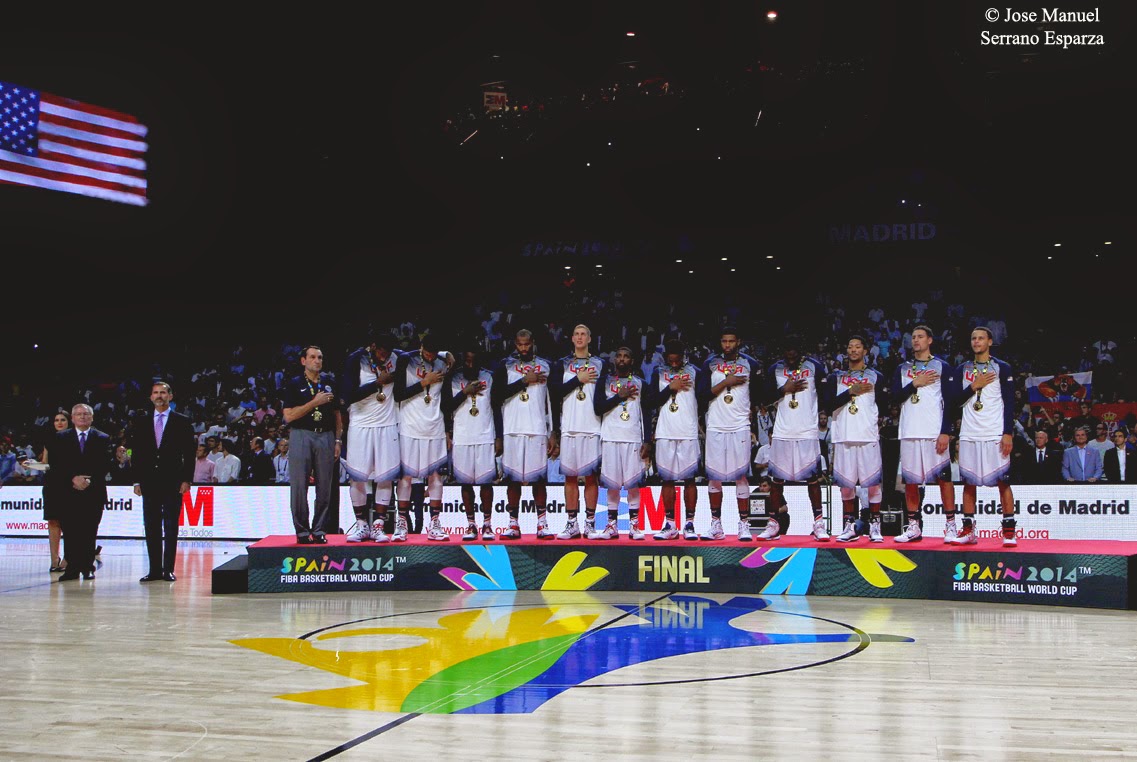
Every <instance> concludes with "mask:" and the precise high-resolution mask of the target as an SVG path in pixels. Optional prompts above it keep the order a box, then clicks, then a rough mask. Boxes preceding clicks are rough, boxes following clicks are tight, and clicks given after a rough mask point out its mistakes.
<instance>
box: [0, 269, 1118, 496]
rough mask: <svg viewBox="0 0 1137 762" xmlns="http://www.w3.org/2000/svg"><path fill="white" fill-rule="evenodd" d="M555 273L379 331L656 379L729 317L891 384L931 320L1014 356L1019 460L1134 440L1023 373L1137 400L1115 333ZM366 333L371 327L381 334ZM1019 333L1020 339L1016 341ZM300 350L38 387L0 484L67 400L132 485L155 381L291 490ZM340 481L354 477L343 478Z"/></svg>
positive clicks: (763, 426)
mask: <svg viewBox="0 0 1137 762" xmlns="http://www.w3.org/2000/svg"><path fill="white" fill-rule="evenodd" d="M558 278H563V282H562V283H561V284H560V286H561V287H560V288H559V289H552V290H545V291H544V292H539V291H531V293H545V294H553V298H545V299H543V300H540V301H539V300H537V299H532V300H530V299H526V298H518V297H517V296H511V294H515V293H517V292H514V291H510V292H509V293H508V294H501V295H500V297H499V298H498V299H496V300H489V299H487V300H485V301H482V302H480V303H477V304H474V305H472V313H473V317H470V315H471V313H470V312H465V313H464V314H465V315H466V317H464V318H456V317H453V316H452V315H448V316H446V318H445V321H446V322H445V324H442V325H439V324H437V323H436V322H431V321H430V320H428V319H424V318H423V317H422V316H421V315H415V314H412V313H408V317H407V319H404V320H403V321H402V322H399V323H397V324H393V325H390V326H389V327H387V328H386V332H387V333H389V335H390V338H391V341H392V343H393V345H394V346H395V347H396V348H398V349H402V350H413V349H416V348H417V347H418V343H419V338H420V337H421V336H422V335H424V334H425V333H427V332H431V333H434V334H436V335H438V336H439V337H440V340H441V342H442V345H443V346H445V347H446V348H448V349H451V350H454V351H462V350H463V349H465V348H467V347H472V346H477V347H479V348H480V349H481V350H482V351H483V352H484V355H483V357H484V358H485V361H486V362H487V363H490V362H493V361H496V360H497V359H498V358H502V357H505V356H506V355H508V354H509V353H510V352H511V351H512V348H513V347H512V340H513V336H514V334H515V332H516V330H517V329H519V328H523V327H524V328H529V329H530V330H532V331H533V332H534V335H535V337H536V338H537V347H538V354H541V355H543V356H545V357H549V358H559V357H562V356H564V355H566V354H568V353H569V351H570V343H569V337H570V334H571V331H572V327H573V326H574V325H576V324H577V323H585V324H587V325H589V326H590V328H591V329H592V336H593V344H592V347H593V351H594V352H596V353H597V354H599V355H601V356H607V355H609V354H610V353H611V352H613V351H614V350H615V348H616V347H618V346H620V345H628V346H630V347H631V348H632V349H633V351H634V352H637V353H638V354H639V358H638V359H639V360H640V361H641V364H642V369H643V372H644V373H645V374H650V369H651V367H652V366H653V365H658V364H660V363H662V361H663V357H662V347H663V345H664V343H665V342H666V341H668V340H671V339H679V340H681V341H683V342H684V343H685V344H686V346H687V347H688V353H689V357H690V359H691V361H692V362H694V363H696V364H697V363H700V362H702V361H703V360H704V359H705V358H706V357H707V356H708V355H709V354H710V353H711V352H712V351H716V350H717V344H718V328H719V327H721V326H722V325H723V324H726V323H730V324H733V325H737V326H739V328H740V332H741V334H742V336H743V340H744V345H743V351H744V352H746V353H747V354H750V355H752V356H754V357H756V358H757V359H759V360H760V361H761V362H762V363H763V364H769V363H771V362H773V361H774V360H776V359H777V358H778V357H779V356H780V353H781V351H782V349H783V348H784V346H785V343H786V342H787V341H789V342H793V343H795V344H797V346H798V347H799V348H800V350H801V351H802V352H803V353H806V354H810V355H812V356H814V357H816V358H817V359H819V360H820V361H822V362H823V363H824V364H825V365H826V366H827V367H828V368H829V369H830V370H834V369H837V368H839V367H841V366H842V363H843V362H844V359H845V358H844V351H845V343H846V341H847V337H848V336H850V335H852V334H854V333H858V334H861V335H863V336H865V337H866V338H867V339H868V340H869V342H870V343H871V347H870V351H869V355H868V358H867V362H868V363H869V365H870V366H872V367H875V368H877V369H879V370H880V371H881V372H882V373H883V374H884V376H885V377H886V378H891V374H892V371H893V370H894V369H895V367H896V365H897V364H898V363H899V362H901V361H902V360H903V359H904V358H906V357H909V356H910V355H911V329H912V327H913V326H915V325H917V324H919V323H925V324H928V325H930V326H932V327H933V330H934V332H935V335H936V341H935V344H934V345H933V352H934V353H935V354H937V355H940V356H942V357H944V358H945V359H947V360H948V361H949V362H950V363H952V364H959V363H960V362H962V361H963V360H964V359H965V358H967V357H970V354H969V353H970V348H969V344H968V341H969V335H970V331H971V328H973V327H974V326H976V325H986V326H989V327H990V328H991V330H992V331H993V332H994V334H995V342H996V346H995V351H994V354H995V355H996V356H998V357H1000V358H1001V359H1004V360H1007V361H1008V362H1010V363H1011V365H1012V367H1013V368H1014V369H1015V371H1016V373H1017V374H1018V375H1019V379H1018V380H1017V384H1016V400H1015V410H1016V411H1017V422H1016V434H1017V436H1016V438H1015V441H1016V462H1018V461H1019V460H1021V458H1022V456H1024V455H1025V454H1029V453H1030V450H1031V448H1033V447H1034V446H1035V441H1036V435H1037V434H1038V433H1039V432H1043V433H1044V434H1045V436H1046V447H1048V448H1050V449H1056V448H1057V449H1064V448H1067V447H1070V446H1072V445H1073V444H1074V443H1075V440H1076V438H1077V433H1076V432H1077V429H1078V428H1079V427H1082V426H1085V427H1087V431H1088V439H1089V440H1092V441H1091V442H1090V446H1091V447H1092V448H1097V449H1103V448H1106V447H1107V445H1109V444H1110V443H1111V441H1112V434H1113V430H1114V429H1117V428H1121V429H1122V430H1123V431H1124V432H1125V434H1126V436H1127V438H1128V441H1129V443H1130V445H1131V446H1132V445H1137V421H1134V420H1132V419H1133V416H1132V415H1129V417H1128V418H1123V419H1121V420H1116V421H1111V422H1110V423H1109V424H1108V425H1106V424H1102V423H1101V421H1100V420H1098V419H1096V418H1095V417H1094V416H1093V415H1092V407H1090V408H1084V409H1083V410H1082V413H1081V414H1080V415H1079V416H1077V417H1073V418H1067V417H1066V416H1064V415H1063V414H1062V413H1061V412H1058V411H1049V410H1046V409H1044V408H1043V407H1042V406H1038V405H1031V404H1028V402H1027V397H1026V391H1025V379H1026V377H1027V376H1028V375H1029V374H1030V373H1032V372H1033V373H1036V374H1038V375H1050V374H1055V373H1062V372H1071V373H1074V372H1079V371H1086V370H1091V371H1093V373H1094V376H1093V399H1092V400H1090V402H1092V403H1098V402H1125V401H1132V400H1133V399H1134V395H1133V390H1131V389H1130V388H1129V386H1128V384H1127V383H1126V380H1125V379H1126V378H1127V375H1128V372H1129V369H1130V366H1131V365H1132V363H1133V360H1134V358H1132V357H1129V356H1128V354H1127V353H1126V352H1125V349H1124V348H1123V347H1121V346H1119V345H1118V341H1116V340H1115V338H1114V337H1112V336H1082V337H1081V343H1077V342H1073V343H1069V342H1063V341H1062V337H1056V338H1054V340H1045V341H1030V340H1029V339H1030V338H1031V337H1030V335H1029V332H1028V331H1027V330H1026V329H1025V328H1017V327H1016V325H1013V324H1012V325H1008V323H1014V320H1013V319H1012V320H1007V319H1006V316H1004V315H1002V314H997V313H993V312H986V313H984V312H981V311H980V310H977V309H976V308H975V305H971V304H966V303H965V302H964V301H963V300H962V299H957V298H953V297H952V296H951V295H948V294H945V292H944V291H943V290H942V289H932V290H929V291H924V292H913V293H911V294H908V295H907V296H906V297H905V298H902V299H901V298H899V295H897V296H896V297H894V298H892V299H890V300H884V299H881V300H879V301H878V300H876V298H875V297H874V296H873V295H862V296H861V297H860V298H859V299H852V298H845V297H847V296H848V295H847V294H840V297H841V298H840V299H839V298H838V296H837V295H835V294H836V293H838V292H833V291H828V290H818V291H817V293H816V296H815V302H814V303H813V304H806V305H802V309H800V310H794V311H792V312H790V313H786V312H785V311H780V310H778V309H773V308H771V309H767V310H766V311H765V312H763V311H762V309H761V308H759V307H757V306H756V305H753V304H744V303H742V302H737V303H735V302H731V301H729V300H727V301H725V302H723V303H722V308H721V312H720V313H719V314H715V313H714V312H713V311H712V310H713V308H710V307H708V305H707V304H706V303H700V302H699V301H698V300H687V301H685V302H680V301H678V300H677V301H673V302H667V303H657V302H656V301H652V302H650V303H648V302H645V300H644V297H643V295H642V294H638V293H636V294H633V293H630V292H629V293H626V292H625V290H624V289H623V288H621V287H620V285H619V281H618V280H609V281H605V280H604V279H603V278H592V279H590V280H589V281H588V282H587V284H586V285H585V284H582V283H580V282H578V281H577V280H576V277H575V276H574V275H573V274H572V273H571V272H566V273H565V274H563V275H561V276H558ZM458 314H462V313H460V312H459V313H458ZM787 314H788V315H789V317H787ZM632 316H635V318H634V319H633V317H632ZM459 324H460V325H459ZM455 325H458V326H459V329H458V330H455V328H454V326H455ZM368 328H370V329H372V330H374V328H375V326H373V325H372V326H368ZM365 330H366V329H359V330H358V332H356V328H354V327H353V328H351V329H344V335H342V336H330V337H329V340H328V341H322V342H318V343H321V346H323V348H324V353H325V357H326V358H327V359H326V362H325V368H324V369H325V371H329V372H332V373H333V374H334V373H337V372H342V369H341V367H340V365H341V364H342V362H343V359H344V358H345V357H346V356H347V354H348V353H349V352H351V351H352V350H353V349H354V348H355V347H357V346H359V345H360V344H361V343H362V339H363V336H364V334H365ZM1016 330H1019V331H1021V332H1022V334H1023V335H1021V336H1020V335H1016ZM1116 338H1118V339H1124V337H1121V336H1118V337H1116ZM337 342H338V343H337ZM300 349H301V345H300V343H298V342H297V341H290V342H287V343H280V344H275V345H268V346H265V345H257V346H249V347H245V346H236V347H233V348H232V349H231V350H226V351H225V353H224V355H222V356H219V357H213V358H205V357H198V358H189V361H190V362H197V363H198V365H197V366H196V367H186V366H184V365H179V360H178V359H177V358H147V361H148V362H151V361H154V360H156V361H157V362H156V364H154V365H150V366H148V370H149V371H150V372H149V373H146V374H140V375H139V376H138V377H135V378H126V379H122V378H120V379H92V380H91V381H90V382H89V383H87V384H85V385H84V386H82V387H81V388H77V389H73V390H70V389H65V390H63V391H58V390H55V391H52V392H47V391H43V392H42V393H37V391H36V390H29V392H28V393H25V394H23V395H22V396H21V398H20V400H21V401H22V403H23V404H22V406H21V405H12V404H9V405H7V406H6V407H5V408H4V410H5V420H3V421H0V483H3V484H36V483H39V481H40V480H41V479H42V472H40V471H34V470H28V469H25V468H23V467H22V466H21V465H20V461H22V460H23V459H24V458H25V457H34V455H35V454H36V453H37V451H38V450H39V449H40V448H41V447H42V446H43V442H44V441H45V439H46V437H47V436H48V435H49V432H50V430H51V424H50V421H51V418H52V416H53V415H54V414H55V413H56V411H57V410H60V409H63V410H67V411H69V410H70V408H71V405H73V404H74V403H76V402H86V403H88V404H90V405H91V406H92V407H93V408H94V410H95V426H96V427H97V428H99V429H101V430H103V431H106V432H107V433H109V434H110V435H111V439H112V441H113V442H114V443H115V446H116V452H115V458H116V468H115V470H114V471H113V472H112V474H111V477H110V478H111V480H112V483H115V484H130V483H131V474H130V466H129V453H128V452H127V451H126V449H125V447H123V444H124V442H125V426H126V423H127V421H128V420H129V418H130V417H131V416H132V415H134V414H136V413H138V412H144V411H147V410H149V409H150V404H149V401H148V393H149V389H150V381H151V380H152V379H153V378H161V379H164V380H168V381H169V382H170V383H171V384H172V386H173V388H174V392H175V396H174V407H175V409H176V410H177V411H179V412H181V413H184V414H186V415H188V416H189V417H190V419H191V421H192V423H193V427H194V431H195V432H196V434H197V436H198V439H199V444H200V448H199V459H200V460H199V463H200V466H199V469H198V474H197V476H198V479H197V480H198V481H199V482H200V483H216V484H285V483H287V481H288V472H287V457H286V455H285V454H286V453H287V448H288V427H287V425H286V424H285V423H284V421H283V416H282V407H281V404H280V391H281V388H282V386H283V384H284V383H285V382H286V381H287V380H288V379H289V378H291V377H293V376H296V375H299V372H300V370H301V368H300V365H299V362H298V360H297V358H298V356H299V352H300ZM9 402H11V400H9ZM13 411H16V413H15V414H14V413H13ZM755 415H756V422H757V425H756V429H757V432H758V433H757V435H756V437H755V443H754V444H755V448H756V449H757V448H758V447H760V446H761V445H763V444H765V443H766V440H767V439H768V431H769V429H770V428H771V427H772V425H773V420H772V417H771V416H772V411H768V410H766V409H765V408H761V407H759V408H758V409H756V411H755ZM898 415H899V411H898V409H896V408H895V407H894V408H893V409H891V410H888V411H884V414H883V415H882V416H881V419H880V421H879V423H880V427H881V433H882V440H884V441H888V440H890V439H895V438H896V436H897V433H896V427H897V422H898ZM957 427H958V423H957ZM957 430H958V429H957ZM823 431H824V429H823ZM1131 432H1133V433H1131ZM823 436H824V433H823ZM206 463H209V464H212V467H210V466H208V465H206ZM554 465H555V464H554ZM553 471H554V473H555V468H554V469H553ZM341 477H342V481H344V483H346V474H341ZM1035 478H1041V477H1040V476H1036V477H1035ZM1056 480H1057V479H1056Z"/></svg>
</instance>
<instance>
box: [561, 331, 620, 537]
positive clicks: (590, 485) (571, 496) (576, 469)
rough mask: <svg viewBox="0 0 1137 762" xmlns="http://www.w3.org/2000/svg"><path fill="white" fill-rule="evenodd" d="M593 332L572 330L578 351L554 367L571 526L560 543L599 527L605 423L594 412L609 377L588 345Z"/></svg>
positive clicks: (566, 511)
mask: <svg viewBox="0 0 1137 762" xmlns="http://www.w3.org/2000/svg"><path fill="white" fill-rule="evenodd" d="M591 341H592V332H591V331H590V330H589V328H588V326H586V325H578V326H577V327H576V328H574V329H573V331H572V346H573V351H572V354H570V355H569V356H568V357H564V358H561V359H560V360H558V361H557V362H556V363H554V364H553V370H552V373H551V375H550V376H549V395H550V397H551V400H552V405H553V411H554V413H559V415H554V416H553V426H554V431H553V437H554V439H556V440H557V444H558V445H559V446H560V453H561V455H560V457H561V473H563V474H564V476H565V513H566V514H567V516H568V521H566V522H565V527H564V529H563V530H562V531H561V532H560V533H559V534H558V535H557V539H558V540H572V539H575V538H577V537H580V536H582V535H587V534H588V532H589V531H590V530H591V529H594V528H595V526H596V499H597V497H598V495H599V492H600V488H599V484H598V481H597V473H598V472H599V470H600V418H599V416H597V415H596V411H595V409H594V407H593V399H594V397H595V396H596V389H597V386H596V384H597V381H598V380H599V379H600V378H602V377H603V376H605V375H606V374H607V371H606V369H605V363H604V361H603V360H602V359H600V358H599V357H593V356H592V353H591V352H590V351H589V348H588V345H589V343H590V342H591ZM581 478H583V479H584V516H585V523H584V528H583V529H582V528H581V526H580V524H579V523H578V521H577V515H578V514H579V513H580V494H579V489H578V484H579V481H580V479H581Z"/></svg>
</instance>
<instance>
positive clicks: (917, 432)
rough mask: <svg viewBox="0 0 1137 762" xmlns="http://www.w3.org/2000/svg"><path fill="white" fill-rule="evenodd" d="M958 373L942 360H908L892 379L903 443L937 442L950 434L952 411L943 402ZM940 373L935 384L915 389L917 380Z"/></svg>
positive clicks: (893, 395)
mask: <svg viewBox="0 0 1137 762" xmlns="http://www.w3.org/2000/svg"><path fill="white" fill-rule="evenodd" d="M954 372H955V369H954V368H952V367H951V366H950V365H948V364H947V363H946V362H944V361H943V360H942V359H941V358H939V357H931V358H929V359H927V360H908V361H906V362H902V363H900V367H898V368H897V369H896V372H895V373H894V374H893V375H892V388H891V389H890V390H889V392H890V393H891V395H892V401H893V402H895V403H899V404H900V438H901V439H935V438H936V437H938V436H939V435H940V434H947V433H950V432H951V423H952V421H951V418H950V416H949V415H948V414H949V413H950V409H949V407H948V405H947V404H946V401H945V400H944V390H945V389H948V388H950V386H951V383H952V378H953V374H954ZM928 373H939V374H940V377H939V378H938V379H937V380H936V381H934V382H933V383H930V384H928V385H927V386H924V387H921V388H919V389H917V388H916V387H915V386H913V385H912V381H913V380H914V379H915V378H916V376H920V375H924V374H928Z"/></svg>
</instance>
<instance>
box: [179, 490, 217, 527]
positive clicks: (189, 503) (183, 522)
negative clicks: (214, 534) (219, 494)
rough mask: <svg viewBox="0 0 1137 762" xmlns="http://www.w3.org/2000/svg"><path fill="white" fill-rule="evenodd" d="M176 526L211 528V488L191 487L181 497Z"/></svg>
mask: <svg viewBox="0 0 1137 762" xmlns="http://www.w3.org/2000/svg"><path fill="white" fill-rule="evenodd" d="M195 492H196V499H195V497H194V493H195ZM178 526H180V527H185V526H191V527H211V526H213V487H193V488H191V489H190V491H189V492H187V493H186V494H184V495H182V512H181V515H180V516H178Z"/></svg>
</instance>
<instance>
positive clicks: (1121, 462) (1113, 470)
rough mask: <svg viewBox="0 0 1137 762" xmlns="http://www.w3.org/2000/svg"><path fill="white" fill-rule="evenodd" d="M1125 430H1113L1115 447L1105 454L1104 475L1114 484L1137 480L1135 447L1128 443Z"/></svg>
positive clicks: (1129, 482) (1130, 482)
mask: <svg viewBox="0 0 1137 762" xmlns="http://www.w3.org/2000/svg"><path fill="white" fill-rule="evenodd" d="M1125 440H1126V436H1125V432H1124V431H1123V430H1122V429H1117V430H1116V431H1114V432H1113V445H1114V446H1113V448H1112V449H1111V450H1110V451H1109V452H1107V453H1106V454H1105V459H1104V462H1103V466H1102V475H1103V476H1104V477H1105V479H1106V481H1108V482H1110V483H1113V484H1133V483H1134V482H1137V463H1134V461H1133V452H1134V451H1133V448H1132V447H1130V446H1129V445H1128V444H1127V443H1126V441H1125Z"/></svg>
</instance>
